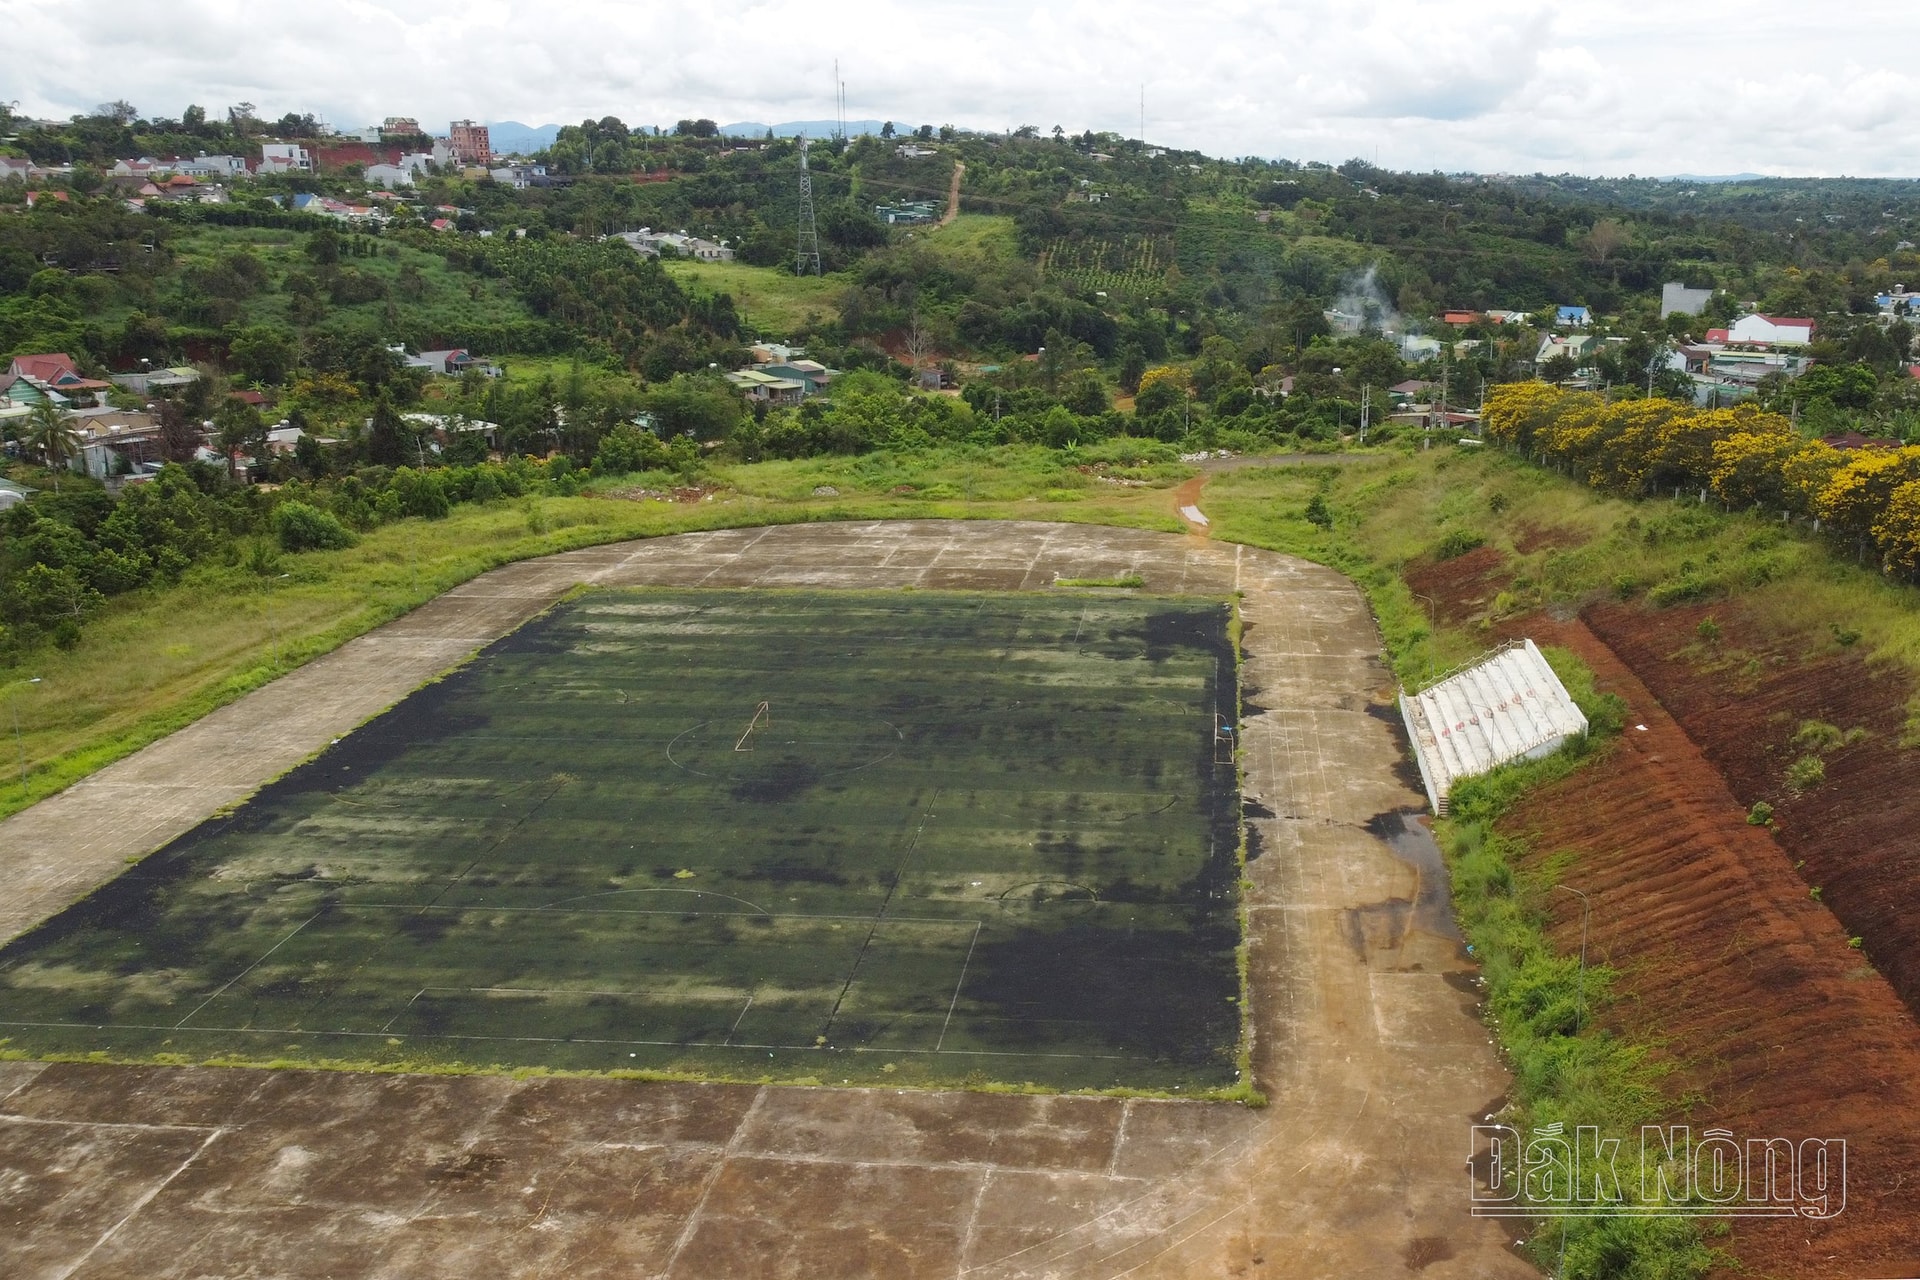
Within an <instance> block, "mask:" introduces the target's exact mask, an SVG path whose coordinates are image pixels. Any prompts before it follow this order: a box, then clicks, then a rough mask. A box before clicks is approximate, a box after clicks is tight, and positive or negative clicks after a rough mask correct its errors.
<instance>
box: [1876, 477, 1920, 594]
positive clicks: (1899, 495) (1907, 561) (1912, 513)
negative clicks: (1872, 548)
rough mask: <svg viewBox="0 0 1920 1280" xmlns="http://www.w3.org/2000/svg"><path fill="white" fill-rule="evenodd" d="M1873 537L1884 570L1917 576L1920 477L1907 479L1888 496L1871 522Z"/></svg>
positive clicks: (1919, 572)
mask: <svg viewBox="0 0 1920 1280" xmlns="http://www.w3.org/2000/svg"><path fill="white" fill-rule="evenodd" d="M1873 540H1874V543H1875V544H1876V545H1877V546H1878V547H1879V548H1880V554H1881V555H1882V556H1883V557H1885V564H1886V566H1887V569H1888V570H1889V571H1891V572H1893V573H1900V574H1905V575H1906V576H1907V577H1909V578H1920V480H1909V481H1907V482H1906V483H1905V484H1903V485H1901V486H1900V487H1899V488H1897V489H1895V490H1894V491H1893V493H1892V494H1890V495H1889V496H1888V498H1887V505H1886V509H1885V510H1884V511H1882V512H1881V513H1880V518H1879V519H1877V520H1875V521H1874V522H1873Z"/></svg>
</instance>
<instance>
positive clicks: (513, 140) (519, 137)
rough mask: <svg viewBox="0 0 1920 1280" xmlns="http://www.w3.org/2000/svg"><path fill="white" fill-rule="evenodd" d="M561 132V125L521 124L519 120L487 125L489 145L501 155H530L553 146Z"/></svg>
mask: <svg viewBox="0 0 1920 1280" xmlns="http://www.w3.org/2000/svg"><path fill="white" fill-rule="evenodd" d="M559 132H560V126H559V125H557V124H521V123H520V122H519V121H518V120H501V121H498V122H495V123H491V124H489V125H488V126H487V145H488V146H491V147H492V148H493V149H494V151H495V153H497V154H499V155H503V156H513V155H520V156H530V155H532V154H533V153H534V152H536V151H545V150H546V149H547V148H548V147H550V146H552V145H553V139H554V137H555V135H557V134H558V133H559Z"/></svg>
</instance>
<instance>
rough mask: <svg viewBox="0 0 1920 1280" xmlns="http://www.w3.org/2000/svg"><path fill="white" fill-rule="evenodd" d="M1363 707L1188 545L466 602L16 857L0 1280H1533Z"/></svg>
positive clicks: (578, 570)
mask: <svg viewBox="0 0 1920 1280" xmlns="http://www.w3.org/2000/svg"><path fill="white" fill-rule="evenodd" d="M1135 578H1137V579H1138V580H1139V581H1140V583H1141V586H1140V588H1139V589H1138V590H1136V591H1125V590H1110V589H1098V588H1095V589H1087V588H1079V587H1071V586H1059V585H1055V584H1056V583H1057V582H1059V581H1060V580H1063V579H1064V580H1073V581H1101V580H1132V579H1135ZM583 587H584V588H587V590H585V591H582V590H581V588H583ZM1236 628H1237V629H1238V631H1239V634H1240V655H1239V657H1240V662H1239V670H1238V674H1237V678H1236V674H1235V651H1234V645H1233V633H1234V630H1235V629H1236ZM476 653H477V655H478V656H477V657H475V656H473V655H475V654H476ZM1392 687H1393V682H1392V678H1391V676H1390V674H1389V673H1388V671H1387V669H1386V667H1385V665H1384V664H1383V662H1382V660H1381V654H1380V638H1379V635H1378V632H1377V630H1376V629H1375V627H1374V625H1373V621H1372V618H1371V616H1370V614H1369V612H1368V608H1367V604H1366V601H1365V599H1364V597H1363V596H1362V594H1361V593H1360V592H1359V590H1358V589H1357V588H1356V587H1355V586H1354V585H1353V584H1352V583H1351V582H1349V581H1347V580H1346V579H1344V578H1342V577H1341V576H1340V575H1338V574H1337V573H1335V572H1333V571H1331V570H1328V569H1325V568H1322V567H1319V566H1316V565H1312V564H1309V563H1307V562H1305V561H1302V560H1298V559H1295V558H1292V557H1288V556H1284V555H1278V554H1273V553H1266V552H1260V551H1255V550H1252V549H1249V548H1243V547H1239V546H1235V545H1232V544H1223V543H1218V542H1213V541H1210V540H1208V539H1207V538H1206V537H1204V536H1202V535H1200V534H1198V533H1195V534H1190V535H1187V536H1181V535H1174V534H1162V533H1148V532H1140V531H1133V530H1124V529H1114V528H1103V527H1095V526H1072V525H1057V524H1043V523H1022V522H1002V521H978V522H946V521H891V522H871V523H845V524H820V525H799V526H784V527H775V528H765V529H735V530H725V531H718V532H713V533H702V534H687V535H680V536H675V537H662V538H657V539H652V540H647V541H643V542H636V543H623V544H613V545H608V546H602V547H596V548H591V549H588V550H583V551H578V552H569V553H565V554H561V555H556V556H550V557H547V558H545V559H542V560H534V561H526V562H522V563H519V564H515V565H510V566H507V567H505V568H502V569H499V570H496V571H494V572H492V573H489V574H485V575H483V576H481V577H479V578H476V579H474V580H473V581H471V582H469V583H467V584H466V585H464V586H462V587H460V588H456V589H455V590H453V591H451V592H449V593H447V594H446V595H445V596H442V597H441V598H439V599H438V600H436V601H434V602H432V603H431V604H429V605H427V606H425V607H423V608H421V609H419V610H416V611H415V612H413V613H411V614H409V615H407V616H406V617H404V618H401V619H399V620H397V621H395V622H394V623H391V624H389V625H388V626H386V627H383V628H381V629H379V630H377V631H374V632H372V633H370V634H368V635H366V636H364V637H361V638H360V639H357V640H354V641H352V642H350V643H348V644H346V645H344V646H342V647H341V648H340V649H338V650H336V651H335V652H334V653H332V654H329V655H327V656H325V657H323V658H320V659H318V660H316V661H314V662H312V663H309V664H307V665H306V666H304V667H302V668H300V669H299V670H297V671H294V672H292V673H290V674H288V675H287V676H285V677H283V678H281V679H280V680H277V681H275V682H273V683H272V684H269V685H267V686H265V687H263V688H261V689H259V690H257V691H255V692H254V693H252V694H249V695H247V696H246V697H245V698H242V699H240V700H239V701H237V702H234V703H232V704H231V705H229V706H227V707H224V708H222V709H220V710H219V711H216V712H214V713H213V714H212V715H209V716H207V717H206V718H205V719H203V720H201V721H199V722H197V723H196V724H194V725H191V726H189V727H188V728H186V729H184V730H182V731H180V732H178V733H176V734H174V735H173V736H171V737H169V738H167V739H165V740H163V741H160V742H157V743H155V744H153V745H152V746H150V747H148V748H146V749H145V750H143V751H140V752H138V753H136V754H135V755H133V756H130V757H128V758H127V759H125V760H122V761H120V762H119V763H117V764H114V765H112V766H110V767H108V768H106V769H104V770H101V771H100V772H99V773H97V774H95V775H93V776H92V777H90V778H88V779H87V780H86V781H84V782H82V783H80V784H78V785H76V786H74V787H71V788H69V789H68V790H67V791H65V792H63V793H61V794H60V795H58V796H55V797H53V798H51V799H49V800H47V801H44V802H42V803H40V804H38V805H36V806H34V807H33V808H30V809H27V810H25V811H22V812H21V813H19V814H16V815H14V816H13V817H11V818H9V819H7V820H6V821H5V822H4V823H0V889H4V890H5V892H4V894H0V898H4V903H5V909H4V913H3V914H0V940H10V941H7V945H6V947H5V949H4V950H3V951H0V1021H3V1022H5V1023H7V1024H8V1025H7V1026H6V1027H4V1028H0V1035H5V1036H6V1037H7V1038H8V1046H7V1047H8V1048H9V1050H11V1051H12V1052H13V1054H14V1057H15V1059H16V1060H11V1061H0V1165H4V1172H5V1173H6V1180H5V1184H4V1188H0V1190H4V1192H5V1194H4V1195H0V1227H4V1230H0V1271H4V1272H5V1273H6V1274H9V1275H14V1274H18V1275H24V1276H43V1275H44V1276H56V1275H57V1276H61V1277H95V1276H110V1275H119V1274H126V1273H128V1272H129V1271H138V1272H139V1273H140V1274H143V1275H152V1276H176V1275H177V1276H190V1275H216V1274H217V1275H229V1274H254V1275H319V1274H327V1275H368V1276H373V1275H392V1276H410V1277H411V1276H425V1275H468V1274H473V1273H474V1272H475V1271H476V1270H480V1271H485V1272H489V1273H494V1274H513V1275H556V1276H558V1275H571V1274H597V1273H616V1274H631V1275H657V1276H674V1277H693V1276H737V1275H745V1274H753V1275H767V1276H795V1277H799V1276H830V1275H831V1276H839V1275H846V1276H865V1275H887V1276H923V1275H924V1276H1069V1275H1071V1276H1099V1277H1118V1276H1123V1275H1128V1276H1130V1275H1194V1276H1200V1275H1205V1276H1217V1275H1228V1274H1255V1275H1300V1276H1307V1275H1314V1276H1318V1275H1327V1274H1381V1273H1386V1272H1390V1271H1403V1270H1405V1269H1408V1268H1415V1267H1417V1268H1418V1269H1420V1270H1422V1272H1423V1274H1425V1275H1427V1276H1518V1275H1528V1274H1532V1271H1531V1268H1529V1267H1527V1266H1526V1265H1525V1264H1524V1263H1523V1262H1522V1261H1520V1260H1519V1259H1518V1258H1517V1257H1515V1256H1514V1255H1513V1254H1512V1253H1511V1252H1510V1251H1509V1248H1508V1246H1509V1243H1510V1242H1509V1241H1508V1239H1507V1238H1506V1235H1505V1233H1504V1231H1503V1230H1502V1229H1501V1227H1500V1226H1499V1224H1497V1223H1490V1222H1481V1221H1474V1220H1471V1219H1469V1218H1468V1217H1467V1215H1466V1212H1465V1207H1466V1198H1467V1194H1468V1175H1467V1174H1466V1173H1465V1172H1464V1171H1462V1167H1461V1161H1462V1158H1463V1156H1464V1153H1465V1136H1464V1135H1465V1132H1466V1125H1467V1123H1468V1122H1469V1120H1470V1118H1473V1117H1476V1116H1477V1115H1479V1114H1481V1113H1484V1112H1485V1111H1487V1110H1489V1109H1491V1108H1492V1107H1493V1106H1495V1105H1497V1098H1498V1095H1500V1094H1502V1093H1503V1092H1504V1091H1505V1089H1506V1087H1507V1083H1508V1082H1507V1079H1506V1077H1505V1075H1504V1073H1503V1071H1502V1070H1501V1068H1500V1066H1499V1064H1498V1061H1497V1059H1496V1058H1495V1056H1494V1053H1493V1049H1492V1046H1491V1045H1490V1044H1489V1043H1488V1041H1487V1036H1486V1032H1485V1028H1484V1027H1483V1026H1482V1024H1481V1022H1480V1015H1479V1005H1478V999H1477V996H1476V994H1475V992H1474V990H1473V984H1472V980H1471V967H1472V966H1471V961H1470V960H1469V959H1468V958H1467V957H1466V956H1465V954H1464V950H1463V948H1462V946H1461V943H1460V939H1459V937H1458V935H1457V934H1456V933H1455V932H1454V928H1453V924H1452V921H1451V919H1450V918H1449V916H1448V914H1447V911H1446V907H1445V903H1446V895H1445V891H1444V882H1443V880H1441V879H1440V877H1441V876H1442V875H1443V873H1442V872H1441V871H1440V869H1439V867H1440V864H1439V859H1438V853H1437V850H1435V849H1433V848H1432V842H1431V839H1430V838H1428V837H1426V836H1425V833H1424V830H1423V829H1422V828H1420V827H1419V826H1418V825H1417V824H1416V823H1414V822H1412V821H1411V819H1410V816H1409V815H1411V814H1412V813H1415V812H1417V811H1419V810H1420V809H1421V808H1422V807H1423V806H1422V803H1421V797H1420V796H1419V794H1418V792H1417V789H1416V787H1415V786H1414V785H1412V784H1411V779H1410V776H1409V772H1408V768H1407V766H1406V763H1405V759H1404V756H1403V753H1402V748H1401V744H1400V741H1399V738H1398V736H1397V732H1396V730H1395V729H1394V728H1393V727H1392V725H1391V723H1390V717H1389V716H1388V715H1386V714H1384V708H1386V707H1387V706H1388V705H1389V704H1390V701H1391V695H1392ZM1236 703H1237V704H1238V705H1239V708H1240V722H1239V726H1238V731H1237V733H1233V732H1229V731H1230V730H1232V729H1233V724H1232V719H1233V708H1234V706H1235V705H1236ZM1228 737H1231V738H1237V740H1238V767H1239V777H1238V778H1237V779H1236V776H1235V767H1234V763H1233V758H1232V756H1233V753H1232V752H1231V750H1226V751H1223V747H1222V740H1223V738H1228ZM1243 832H1244V838H1245V841H1246V844H1245V852H1246V860H1245V862H1244V865H1243V864H1242V862H1241V841H1242V838H1243ZM1243 922H1244V931H1243V927H1242V925H1243ZM1237 948H1238V949H1239V950H1237ZM1242 970H1244V978H1243V976H1242ZM1243 982H1244V988H1245V992H1246V1000H1245V1003H1244V1005H1243V1003H1242V988H1243ZM1243 1037H1244V1038H1243ZM769 1055H771V1056H769ZM1242 1055H1244V1058H1243V1057H1242ZM1243 1062H1244V1069H1245V1070H1246V1071H1247V1072H1248V1073H1249V1074H1250V1077H1251V1078H1250V1079H1249V1080H1248V1081H1246V1082H1245V1083H1247V1084H1249V1085H1251V1086H1252V1087H1253V1088H1255V1089H1257V1090H1258V1091H1259V1093H1260V1095H1262V1096H1263V1097H1264V1099H1265V1100H1266V1102H1267V1103H1268V1105H1267V1106H1265V1107H1264V1108H1256V1107H1244V1106H1237V1105H1231V1104H1225V1103H1219V1102H1192V1101H1179V1100H1173V1099H1174V1097H1177V1096H1178V1095H1179V1094H1181V1093H1204V1092H1210V1091H1224V1090H1226V1089H1228V1088H1229V1087H1231V1086H1234V1085H1235V1084H1236V1083H1239V1082H1238V1081H1237V1079H1236V1073H1237V1072H1238V1071H1240V1070H1241V1069H1242V1064H1243ZM209 1064H211V1065H209ZM315 1066H331V1067H333V1068H335V1069H312V1068H314V1067H315ZM469 1072H471V1073H469ZM574 1072H577V1073H580V1074H579V1075H578V1076H577V1077H574V1076H570V1075H568V1074H565V1073H574ZM649 1075H651V1076H654V1077H661V1076H669V1077H687V1078H679V1079H661V1078H635V1077H641V1076H649ZM692 1077H698V1078H699V1079H698V1080H696V1079H693V1078H692ZM702 1081H705V1082H702ZM801 1081H812V1082H815V1083H814V1084H813V1085H808V1084H803V1083H799V1082H801ZM956 1084H958V1085H965V1086H967V1088H965V1089H957V1088H952V1087H943V1086H952V1085H956ZM910 1085H912V1086H923V1087H906V1086H910ZM1028 1089H1031V1090H1032V1092H1027V1091H1026V1090H1028ZM1009 1090H1011V1091H1012V1092H1008V1091H1009ZM1094 1090H1104V1091H1106V1092H1105V1094H1104V1096H1102V1095H1097V1094H1095V1093H1092V1092H1087V1091H1094ZM1071 1091H1082V1092H1081V1093H1079V1094H1078V1095H1076V1094H1074V1093H1073V1092H1071ZM1142 1093H1151V1094H1152V1095H1154V1096H1151V1097H1148V1096H1139V1095H1140V1094H1142Z"/></svg>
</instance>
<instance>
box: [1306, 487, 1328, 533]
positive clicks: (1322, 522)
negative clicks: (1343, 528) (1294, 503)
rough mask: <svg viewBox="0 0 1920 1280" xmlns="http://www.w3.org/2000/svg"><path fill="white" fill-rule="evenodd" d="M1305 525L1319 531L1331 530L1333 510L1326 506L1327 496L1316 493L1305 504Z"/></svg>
mask: <svg viewBox="0 0 1920 1280" xmlns="http://www.w3.org/2000/svg"><path fill="white" fill-rule="evenodd" d="M1306 515H1307V523H1309V524H1311V525H1314V526H1315V527H1316V528H1320V529H1331V528H1333V508H1331V507H1329V506H1328V505H1327V495H1326V494H1324V493H1316V494H1314V495H1313V498H1312V500H1311V501H1309V502H1308V503H1307V512H1306Z"/></svg>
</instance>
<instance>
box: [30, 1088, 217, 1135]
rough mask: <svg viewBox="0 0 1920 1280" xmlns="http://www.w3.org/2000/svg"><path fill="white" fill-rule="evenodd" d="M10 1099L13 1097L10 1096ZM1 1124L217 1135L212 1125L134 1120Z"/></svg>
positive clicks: (47, 1119)
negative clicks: (142, 1122) (152, 1122)
mask: <svg viewBox="0 0 1920 1280" xmlns="http://www.w3.org/2000/svg"><path fill="white" fill-rule="evenodd" d="M8 1096H9V1097H11V1096H12V1095H11V1094H9V1095H8ZM0 1124H45V1125H64V1126H66V1127H67V1128H69V1129H131V1130H133V1131H134V1132H135V1133H215V1132H218V1131H219V1129H220V1126H219V1125H211V1124H141V1123H139V1122H137V1121H133V1120H66V1119H62V1118H60V1117H57V1116H56V1117H48V1116H17V1115H4V1116H0Z"/></svg>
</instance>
